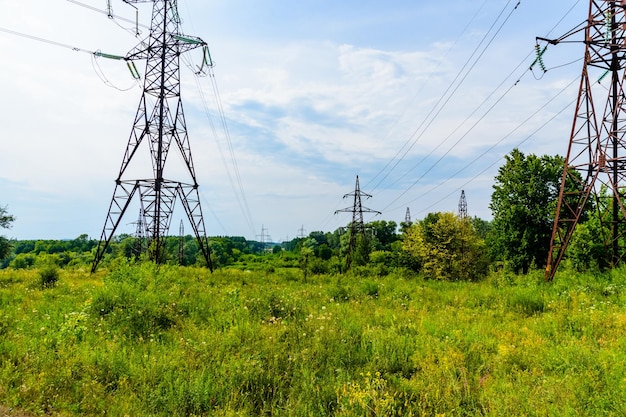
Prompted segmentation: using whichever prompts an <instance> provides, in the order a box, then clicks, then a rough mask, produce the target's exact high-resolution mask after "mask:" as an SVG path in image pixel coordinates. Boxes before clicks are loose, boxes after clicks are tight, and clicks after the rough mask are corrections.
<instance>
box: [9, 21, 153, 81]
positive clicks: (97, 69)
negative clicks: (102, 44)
mask: <svg viewBox="0 0 626 417" xmlns="http://www.w3.org/2000/svg"><path fill="white" fill-rule="evenodd" d="M0 32H4V33H8V34H11V35H15V36H20V37H22V38H26V39H30V40H34V41H37V42H42V43H46V44H48V45H53V46H58V47H60V48H65V49H71V50H72V51H74V52H82V53H86V54H89V55H91V58H92V67H93V69H94V71H95V73H96V75H97V76H98V78H100V80H101V81H102V82H104V84H105V85H107V86H109V87H112V88H115V89H116V90H119V91H128V90H130V89H131V88H133V87H129V88H126V89H124V88H119V87H117V86H115V85H114V84H113V83H111V81H110V80H109V79H108V78H107V77H106V76H105V75H104V72H103V71H102V69H101V68H100V66H99V65H98V64H97V62H96V60H97V58H107V59H112V60H115V61H126V63H127V65H128V68H129V70H130V72H131V75H132V77H133V79H134V80H136V81H138V80H140V79H141V76H140V74H139V71H138V70H137V67H136V66H135V63H134V62H133V61H131V60H129V59H127V58H126V57H124V56H121V55H113V54H107V53H104V52H102V51H90V50H88V49H83V48H79V47H76V46H72V45H68V44H65V43H61V42H56V41H52V40H50V39H45V38H42V37H38V36H33V35H28V34H26V33H22V32H17V31H14V30H10V29H6V28H2V27H0Z"/></svg>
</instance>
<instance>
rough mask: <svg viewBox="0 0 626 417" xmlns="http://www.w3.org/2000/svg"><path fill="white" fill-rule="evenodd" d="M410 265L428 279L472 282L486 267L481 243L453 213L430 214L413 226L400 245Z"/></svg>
mask: <svg viewBox="0 0 626 417" xmlns="http://www.w3.org/2000/svg"><path fill="white" fill-rule="evenodd" d="M402 247H403V249H404V251H405V252H406V253H407V255H408V256H409V257H410V258H413V259H414V262H413V264H414V265H416V266H418V267H419V268H420V269H421V271H422V272H423V273H424V274H425V275H426V276H427V277H429V278H432V279H441V280H448V281H456V280H465V281H473V280H478V279H480V278H482V277H483V276H484V275H485V274H486V273H487V269H488V266H489V263H488V259H487V254H486V248H485V242H484V240H483V239H481V238H480V236H479V234H478V232H477V231H476V230H475V229H474V227H473V226H472V223H471V222H470V221H469V219H461V218H459V217H458V216H456V215H455V214H454V213H431V214H429V215H428V216H426V218H425V219H424V220H422V221H420V222H417V223H415V224H413V225H412V226H411V227H409V228H408V229H407V231H406V233H405V236H404V240H403V242H402Z"/></svg>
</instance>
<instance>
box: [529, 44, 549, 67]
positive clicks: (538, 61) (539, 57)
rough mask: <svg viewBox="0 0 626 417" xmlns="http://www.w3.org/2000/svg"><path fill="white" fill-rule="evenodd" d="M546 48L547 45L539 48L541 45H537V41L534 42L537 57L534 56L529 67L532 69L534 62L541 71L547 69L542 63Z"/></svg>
mask: <svg viewBox="0 0 626 417" xmlns="http://www.w3.org/2000/svg"><path fill="white" fill-rule="evenodd" d="M546 49H548V45H546V46H544V47H543V49H541V47H540V46H539V43H536V44H535V52H536V54H537V58H535V60H534V61H533V63H532V64H530V69H531V70H532V69H533V67H534V66H535V64H539V68H541V70H542V71H543V72H547V71H548V70H547V69H546V65H545V64H544V63H543V58H542V57H543V54H544V53H545V52H546Z"/></svg>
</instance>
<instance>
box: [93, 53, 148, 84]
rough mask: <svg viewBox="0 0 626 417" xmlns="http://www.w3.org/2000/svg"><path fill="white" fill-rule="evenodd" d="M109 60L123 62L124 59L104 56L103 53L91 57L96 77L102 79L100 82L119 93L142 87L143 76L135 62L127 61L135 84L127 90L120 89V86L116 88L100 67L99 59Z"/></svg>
mask: <svg viewBox="0 0 626 417" xmlns="http://www.w3.org/2000/svg"><path fill="white" fill-rule="evenodd" d="M100 57H101V58H108V59H114V60H123V59H124V57H118V56H116V55H109V54H104V53H102V52H97V51H96V52H95V53H94V54H93V55H92V56H91V66H92V67H93V70H94V72H95V73H96V75H97V76H98V78H100V80H101V81H102V82H103V83H104V84H105V85H106V86H108V87H111V88H114V89H116V90H118V91H129V90H131V89H133V88H134V87H136V86H137V85H139V86H141V85H140V83H139V81H140V80H141V76H140V75H139V72H138V71H137V67H136V66H135V63H134V62H133V61H127V62H126V63H127V65H128V68H129V69H130V72H131V75H132V77H133V79H134V82H133V84H132V85H131V86H130V87H127V88H120V87H118V86H116V85H115V84H113V83H112V82H111V81H110V80H109V79H108V78H107V76H106V75H105V74H104V71H103V70H102V68H101V67H100V65H99V64H98V58H100Z"/></svg>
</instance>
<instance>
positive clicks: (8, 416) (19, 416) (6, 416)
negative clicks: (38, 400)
mask: <svg viewBox="0 0 626 417" xmlns="http://www.w3.org/2000/svg"><path fill="white" fill-rule="evenodd" d="M33 416H34V415H33V414H30V413H26V412H24V411H20V410H14V409H13V408H9V407H4V406H2V405H0V417H33Z"/></svg>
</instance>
